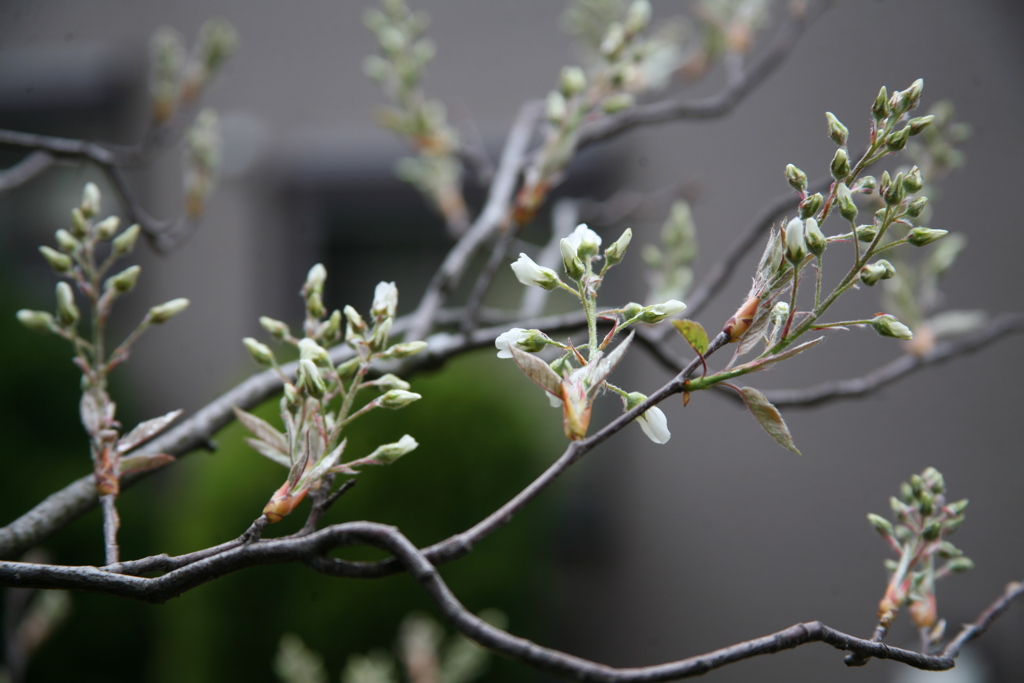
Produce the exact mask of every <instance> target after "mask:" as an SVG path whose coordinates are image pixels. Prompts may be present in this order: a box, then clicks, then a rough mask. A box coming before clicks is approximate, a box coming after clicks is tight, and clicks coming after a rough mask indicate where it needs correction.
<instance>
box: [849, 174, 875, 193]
mask: <svg viewBox="0 0 1024 683" xmlns="http://www.w3.org/2000/svg"><path fill="white" fill-rule="evenodd" d="M877 186H878V181H876V180H875V176H873V175H866V176H863V177H861V178H860V179H859V180H858V181H857V182H855V183H854V184H853V187H851V188H850V191H851V192H863V193H865V194H871V193H872V192H873V191H874V189H875V187H877Z"/></svg>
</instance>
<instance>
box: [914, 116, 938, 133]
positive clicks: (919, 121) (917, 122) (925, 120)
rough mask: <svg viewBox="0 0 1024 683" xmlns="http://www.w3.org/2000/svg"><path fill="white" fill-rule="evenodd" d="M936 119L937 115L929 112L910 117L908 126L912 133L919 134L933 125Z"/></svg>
mask: <svg viewBox="0 0 1024 683" xmlns="http://www.w3.org/2000/svg"><path fill="white" fill-rule="evenodd" d="M934 120H935V116H934V115H932V114H929V115H928V116H918V117H917V118H916V119H910V121H908V122H907V128H909V129H910V134H911V135H917V134H918V133H920V132H921V131H922V130H924V129H925V128H927V127H928V126H930V125H932V121H934Z"/></svg>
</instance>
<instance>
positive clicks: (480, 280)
mask: <svg viewBox="0 0 1024 683" xmlns="http://www.w3.org/2000/svg"><path fill="white" fill-rule="evenodd" d="M515 238H516V229H515V226H509V227H508V228H507V229H506V230H504V231H503V232H502V233H501V236H500V237H499V238H498V241H497V242H495V243H494V248H493V249H491V255H490V257H489V258H488V259H487V264H486V265H485V266H484V269H483V270H482V271H480V274H479V275H478V276H477V278H476V282H474V283H473V291H472V292H470V293H469V298H468V299H467V300H466V307H465V311H466V314H465V316H464V317H463V318H462V321H461V322H460V323H459V330H460V331H461V332H462V334H464V335H468V334H469V333H471V332H472V331H473V328H475V327H476V324H477V316H478V314H479V312H480V306H481V305H482V304H483V300H484V296H485V295H486V294H487V290H488V289H490V287H491V283H492V282H494V276H495V275H496V274H497V272H498V268H500V267H501V264H502V263H504V262H505V257H506V256H507V255H508V248H509V246H510V245H511V244H512V242H513V241H514V240H515Z"/></svg>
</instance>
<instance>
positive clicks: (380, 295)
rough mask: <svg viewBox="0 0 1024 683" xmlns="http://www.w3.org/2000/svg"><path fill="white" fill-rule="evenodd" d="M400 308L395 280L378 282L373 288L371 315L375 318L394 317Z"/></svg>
mask: <svg viewBox="0 0 1024 683" xmlns="http://www.w3.org/2000/svg"><path fill="white" fill-rule="evenodd" d="M397 309H398V287H396V286H395V283H394V282H378V283H377V287H376V288H375V289H374V290H373V305H372V306H371V307H370V315H372V316H373V317H374V318H394V317H395V311H396V310H397Z"/></svg>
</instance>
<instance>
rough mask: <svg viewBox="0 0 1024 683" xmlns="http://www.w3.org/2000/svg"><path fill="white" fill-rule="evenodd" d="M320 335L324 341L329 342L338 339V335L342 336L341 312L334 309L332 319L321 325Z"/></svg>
mask: <svg viewBox="0 0 1024 683" xmlns="http://www.w3.org/2000/svg"><path fill="white" fill-rule="evenodd" d="M318 334H319V336H320V337H321V338H322V339H325V340H327V341H329V342H330V341H334V340H335V339H337V338H338V335H339V334H341V311H339V310H338V309H334V312H333V313H331V317H330V318H328V319H327V321H326V322H324V323H323V324H321V325H320V327H319V329H318Z"/></svg>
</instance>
